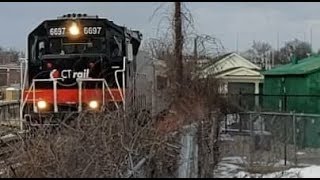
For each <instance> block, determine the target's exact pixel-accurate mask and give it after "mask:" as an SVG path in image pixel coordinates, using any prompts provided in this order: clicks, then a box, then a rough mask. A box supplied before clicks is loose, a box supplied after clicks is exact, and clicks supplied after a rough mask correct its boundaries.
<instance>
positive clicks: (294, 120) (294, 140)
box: [292, 111, 298, 165]
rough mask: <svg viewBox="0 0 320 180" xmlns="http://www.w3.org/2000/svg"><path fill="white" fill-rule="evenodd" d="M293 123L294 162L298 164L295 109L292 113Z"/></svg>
mask: <svg viewBox="0 0 320 180" xmlns="http://www.w3.org/2000/svg"><path fill="white" fill-rule="evenodd" d="M292 121H293V122H292V124H293V145H294V164H295V165H297V164H298V159H297V143H296V114H295V112H294V111H293V113H292Z"/></svg>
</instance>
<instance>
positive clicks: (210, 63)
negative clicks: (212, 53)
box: [203, 52, 232, 69]
mask: <svg viewBox="0 0 320 180" xmlns="http://www.w3.org/2000/svg"><path fill="white" fill-rule="evenodd" d="M231 54H232V52H231V53H226V54H223V55H220V56H217V57H214V58H213V59H210V60H209V62H208V64H206V65H205V66H203V69H206V68H208V67H210V66H212V65H213V64H215V63H216V62H218V61H220V60H222V59H224V58H226V57H228V56H230V55H231Z"/></svg>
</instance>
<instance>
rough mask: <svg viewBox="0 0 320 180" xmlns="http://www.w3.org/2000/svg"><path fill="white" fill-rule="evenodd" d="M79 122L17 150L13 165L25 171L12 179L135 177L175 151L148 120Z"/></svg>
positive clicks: (113, 117) (119, 117)
mask: <svg viewBox="0 0 320 180" xmlns="http://www.w3.org/2000/svg"><path fill="white" fill-rule="evenodd" d="M74 122H75V123H74V125H73V126H69V125H66V124H64V123H62V125H61V129H60V130H58V131H48V129H39V130H37V132H36V133H35V134H32V136H29V137H27V138H25V139H24V140H23V141H22V142H21V144H17V146H16V147H13V148H15V152H14V153H13V155H12V157H11V158H10V159H8V162H7V163H9V162H10V164H15V163H21V164H23V166H20V167H19V168H16V169H11V170H10V171H11V177H54V178H55V177H79V178H80V177H120V178H122V177H131V176H132V175H134V174H135V173H134V172H132V170H134V169H136V170H137V171H139V170H141V168H140V165H139V164H141V163H142V165H144V164H145V161H148V160H149V159H150V158H151V157H156V156H159V155H163V154H165V153H166V150H165V148H168V147H169V146H170V144H169V143H168V141H167V140H166V139H165V137H164V136H159V132H158V130H157V129H156V128H155V127H154V121H152V120H151V119H150V117H147V116H146V115H145V114H144V115H141V116H137V117H136V118H133V116H129V115H128V116H124V115H123V114H122V113H121V112H120V111H115V112H108V113H105V114H100V115H97V114H83V115H81V116H80V117H79V118H77V119H75V120H74ZM141 122H145V124H141ZM160 151H163V153H159V152H160Z"/></svg>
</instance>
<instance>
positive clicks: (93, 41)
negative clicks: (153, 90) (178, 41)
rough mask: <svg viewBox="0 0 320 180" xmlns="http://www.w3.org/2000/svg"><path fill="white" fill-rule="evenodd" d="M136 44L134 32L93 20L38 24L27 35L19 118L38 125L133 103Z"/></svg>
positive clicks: (74, 16) (75, 18) (70, 17)
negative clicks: (55, 119) (56, 118)
mask: <svg viewBox="0 0 320 180" xmlns="http://www.w3.org/2000/svg"><path fill="white" fill-rule="evenodd" d="M141 40H142V35H141V33H140V32H139V31H132V30H128V29H127V28H126V27H123V26H118V25H116V24H114V23H113V22H112V21H109V20H107V19H104V18H99V17H98V16H87V15H85V14H83V15H82V14H68V15H64V16H62V17H58V18H57V19H54V20H46V21H44V22H42V23H41V24H40V25H39V26H38V27H37V28H35V29H34V30H33V31H32V32H31V33H30V34H29V36H28V43H27V64H26V68H25V76H24V81H25V82H24V83H23V84H25V86H24V87H23V95H22V101H21V102H22V103H21V109H22V116H23V117H26V118H27V119H28V121H32V122H33V124H39V123H40V121H42V119H43V118H46V117H48V116H54V115H61V114H65V113H70V112H78V113H79V112H83V111H94V112H97V111H98V112H101V111H104V110H106V109H107V108H111V107H112V108H120V107H123V108H125V107H126V106H128V105H129V104H130V103H132V102H133V99H134V98H133V97H134V89H135V88H134V87H135V78H134V76H135V72H136V56H137V53H138V49H139V46H140V42H141ZM49 119H50V118H49Z"/></svg>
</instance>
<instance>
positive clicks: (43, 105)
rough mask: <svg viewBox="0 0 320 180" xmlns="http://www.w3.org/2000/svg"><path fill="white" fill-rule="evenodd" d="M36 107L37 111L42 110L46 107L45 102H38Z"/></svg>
mask: <svg viewBox="0 0 320 180" xmlns="http://www.w3.org/2000/svg"><path fill="white" fill-rule="evenodd" d="M37 105H38V108H39V109H44V108H46V107H47V103H46V102H45V101H38V103H37Z"/></svg>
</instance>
